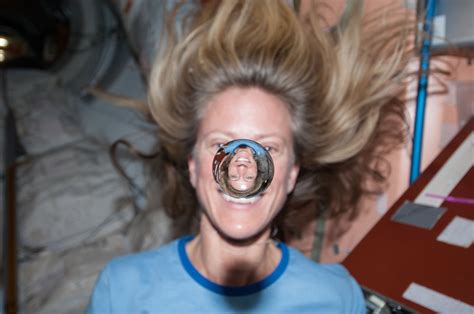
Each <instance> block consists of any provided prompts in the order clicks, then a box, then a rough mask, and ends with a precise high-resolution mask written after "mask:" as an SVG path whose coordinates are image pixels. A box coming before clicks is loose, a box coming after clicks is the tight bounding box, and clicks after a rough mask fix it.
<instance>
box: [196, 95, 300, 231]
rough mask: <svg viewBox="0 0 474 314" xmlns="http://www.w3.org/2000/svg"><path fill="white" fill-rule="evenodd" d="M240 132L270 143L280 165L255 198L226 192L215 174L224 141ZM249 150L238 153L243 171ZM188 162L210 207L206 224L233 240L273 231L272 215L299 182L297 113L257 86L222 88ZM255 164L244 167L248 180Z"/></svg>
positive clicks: (202, 199) (208, 110)
mask: <svg viewBox="0 0 474 314" xmlns="http://www.w3.org/2000/svg"><path fill="white" fill-rule="evenodd" d="M240 138H244V139H251V140H254V141H257V142H259V143H260V144H262V146H264V147H266V148H267V149H269V151H270V154H271V156H272V159H273V163H274V167H275V172H274V177H273V181H272V183H271V184H270V186H269V187H268V189H267V190H266V191H265V192H264V193H262V194H260V195H258V196H255V197H252V198H249V199H236V198H232V197H230V196H228V195H225V194H224V193H222V192H221V190H220V188H219V185H218V184H217V183H216V182H215V181H214V177H213V174H212V161H213V157H214V154H215V153H216V151H217V149H218V148H219V145H220V144H225V143H227V142H229V141H230V140H233V139H240ZM246 154H247V152H246V151H245V150H241V152H240V155H239V152H237V154H236V155H235V156H236V157H237V158H236V160H235V164H234V165H235V168H234V170H235V171H236V172H237V173H239V160H240V162H241V164H243V161H245V159H246V158H247V156H246ZM239 156H240V157H239ZM250 156H251V155H250ZM250 156H248V157H250ZM247 159H249V158H247ZM252 159H253V158H252ZM232 162H234V161H231V164H230V165H229V169H231V168H232ZM253 163H255V161H253ZM188 166H189V172H190V181H191V184H192V185H193V186H194V188H195V189H196V193H197V196H198V199H199V201H200V203H201V205H202V207H203V208H204V211H205V215H204V216H203V217H202V219H203V223H204V224H207V225H208V226H210V227H211V228H212V229H214V230H217V231H218V232H219V233H220V234H221V235H224V236H225V237H227V238H231V239H233V240H247V239H250V238H253V237H256V236H259V235H261V234H262V232H264V231H269V228H270V223H271V221H272V220H273V218H274V217H275V216H276V214H277V213H278V212H279V211H280V209H281V208H282V206H283V204H284V203H285V200H286V198H287V194H288V193H290V192H291V191H292V190H293V188H294V185H295V182H296V177H297V175H298V170H299V168H298V166H296V165H295V164H294V156H293V135H292V131H291V117H290V114H289V112H288V109H287V107H286V105H285V103H283V102H282V101H281V100H280V99H278V98H277V97H275V96H273V95H271V94H269V93H267V92H264V91H262V90H260V89H257V88H245V89H243V88H236V87H233V88H228V89H226V90H225V91H223V92H222V93H219V94H217V95H216V96H215V97H214V98H213V99H212V100H211V101H210V103H209V104H208V105H207V108H206V110H205V113H204V116H203V118H202V121H201V125H200V128H199V131H198V135H197V141H196V146H195V149H194V154H193V156H192V157H191V158H190V159H189V162H188ZM254 167H255V168H253V169H255V170H251V167H250V163H249V164H247V169H241V170H245V171H241V172H240V174H241V175H243V180H245V175H244V173H246V174H249V175H251V174H252V173H254V174H256V165H255V166H254ZM234 170H232V172H233V171H234ZM229 177H231V170H229ZM201 232H206V231H205V230H203V229H201Z"/></svg>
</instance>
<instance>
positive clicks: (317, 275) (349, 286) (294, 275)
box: [287, 248, 365, 313]
mask: <svg viewBox="0 0 474 314" xmlns="http://www.w3.org/2000/svg"><path fill="white" fill-rule="evenodd" d="M289 252H290V261H289V265H288V271H287V273H288V275H289V278H290V281H294V284H298V285H299V286H301V285H303V286H305V290H307V291H309V293H311V294H312V296H313V297H315V294H316V295H317V297H318V298H321V299H324V300H327V301H330V302H334V304H339V305H340V306H341V307H343V308H344V309H345V310H347V312H351V313H359V312H363V311H365V309H364V307H365V305H364V299H363V295H362V291H361V288H360V286H359V285H358V283H357V282H356V280H355V279H354V278H353V277H352V276H351V274H350V273H349V271H348V270H347V269H346V268H345V267H344V266H342V265H341V264H318V263H316V262H314V261H312V260H310V259H308V258H307V257H306V256H304V255H303V254H302V253H300V252H299V251H297V250H296V249H293V248H289Z"/></svg>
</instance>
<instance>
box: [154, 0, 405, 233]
mask: <svg viewBox="0 0 474 314" xmlns="http://www.w3.org/2000/svg"><path fill="white" fill-rule="evenodd" d="M200 3H201V2H199V4H200ZM202 3H203V4H202V5H198V4H196V5H194V6H192V7H189V6H190V5H189V4H178V5H177V6H176V7H175V8H174V9H173V10H171V11H170V12H169V14H168V19H167V20H166V21H165V26H166V27H165V28H164V29H165V33H164V34H163V38H164V42H163V43H162V44H161V45H160V51H159V53H158V54H157V58H156V61H155V63H154V67H153V70H152V74H151V76H150V82H149V109H150V112H151V115H152V117H153V119H154V120H155V121H156V123H157V125H158V133H157V134H158V140H159V144H158V155H157V158H156V159H155V161H154V163H153V173H154V174H156V179H157V180H158V184H157V191H159V195H160V197H159V199H160V202H161V204H162V206H163V208H164V209H165V211H166V212H167V213H168V214H169V215H170V216H171V217H181V218H182V217H187V218H186V219H188V220H187V221H188V223H187V224H186V226H191V225H192V221H195V218H196V217H197V216H198V215H197V213H198V210H199V204H198V201H197V198H196V195H195V191H194V189H193V187H192V186H191V184H190V183H189V174H188V169H187V160H188V158H189V157H190V156H191V154H192V152H193V149H194V144H195V141H196V134H197V130H198V128H199V123H200V120H201V119H202V115H203V112H204V110H205V108H206V105H207V103H208V102H209V101H210V99H211V98H212V97H213V96H215V95H216V94H218V93H220V92H222V91H224V90H225V89H226V88H228V87H231V86H237V87H241V88H247V87H248V88H251V87H257V88H260V89H262V90H264V91H266V92H268V93H271V94H273V95H275V96H277V97H279V98H280V99H281V100H282V101H284V103H285V104H287V105H288V109H289V112H290V114H291V117H292V130H293V134H294V143H295V147H294V151H295V157H296V162H297V163H298V164H299V165H300V167H301V171H300V174H299V177H298V179H297V183H296V186H295V189H294V191H293V192H292V193H291V194H290V195H289V197H288V199H287V202H286V204H285V208H284V210H282V211H281V213H280V214H279V216H278V217H277V219H276V222H275V223H276V224H277V225H278V226H279V228H280V230H285V232H286V233H287V234H298V232H299V230H301V227H302V225H304V224H305V223H307V222H308V219H310V218H315V217H317V216H319V215H327V217H340V216H342V215H349V216H350V217H355V216H356V215H357V213H358V210H357V204H358V202H359V200H360V198H361V196H362V195H364V194H366V193H374V192H376V191H377V189H376V188H374V186H380V184H381V183H383V182H385V179H386V177H387V174H388V172H387V171H388V167H387V163H386V162H385V160H384V158H383V156H384V155H385V154H386V153H387V152H388V151H390V150H391V149H393V148H394V147H397V146H398V145H400V144H401V143H403V141H404V139H405V137H406V132H405V124H404V121H405V116H404V112H405V107H404V103H403V101H402V95H403V91H404V88H405V79H406V76H407V72H406V71H405V70H404V69H405V66H406V64H407V62H408V60H409V57H410V56H411V50H410V47H409V41H408V40H409V39H411V37H410V35H411V34H412V31H413V29H412V27H413V25H414V23H413V19H412V18H411V15H410V14H409V13H408V12H407V11H406V10H405V9H404V8H402V7H400V6H396V5H392V6H390V7H387V8H384V9H381V10H378V11H375V12H372V13H371V14H369V15H364V14H363V12H362V4H361V1H352V2H351V3H352V4H354V5H352V6H351V7H349V8H347V9H346V11H345V13H344V15H343V16H342V17H341V19H340V20H339V22H338V23H337V24H336V25H333V26H331V27H329V26H328V25H325V24H324V22H323V21H324V20H323V19H322V18H321V16H320V14H319V12H320V10H319V6H318V5H317V4H316V3H313V4H312V6H311V8H310V9H309V10H308V11H307V12H306V13H305V14H303V15H298V14H297V13H296V12H295V11H294V10H293V9H292V8H291V7H289V6H288V4H287V3H286V2H284V1H280V0H258V1H256V0H247V1H245V0H241V1H236V0H224V1H205V2H204V1H203V2H202ZM184 7H186V10H185V11H186V12H187V14H183V13H182V12H183V10H182V9H183V8H184ZM388 13H389V14H388ZM367 182H376V183H377V184H375V185H374V184H367ZM183 232H186V230H185V231H183Z"/></svg>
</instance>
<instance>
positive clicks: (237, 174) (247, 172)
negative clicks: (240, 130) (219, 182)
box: [228, 147, 258, 191]
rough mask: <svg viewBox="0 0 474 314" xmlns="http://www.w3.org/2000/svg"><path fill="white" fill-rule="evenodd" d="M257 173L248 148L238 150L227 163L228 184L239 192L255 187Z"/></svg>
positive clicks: (255, 164) (251, 153)
mask: <svg viewBox="0 0 474 314" xmlns="http://www.w3.org/2000/svg"><path fill="white" fill-rule="evenodd" d="M257 171H258V169H257V162H256V161H255V159H254V158H253V152H252V150H251V149H250V148H249V147H246V148H238V149H237V151H236V153H235V155H234V157H232V159H231V160H230V163H229V168H228V172H229V173H228V175H229V183H230V185H232V187H233V188H234V189H237V190H239V191H245V190H249V189H251V188H253V187H254V185H255V179H256V178H257Z"/></svg>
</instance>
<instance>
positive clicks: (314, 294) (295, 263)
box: [87, 237, 365, 314]
mask: <svg viewBox="0 0 474 314" xmlns="http://www.w3.org/2000/svg"><path fill="white" fill-rule="evenodd" d="M191 239H192V237H184V238H181V239H179V240H176V241H173V242H171V243H169V244H167V245H166V246H163V247H161V248H159V249H157V250H152V251H148V252H143V253H139V254H134V255H129V256H124V257H119V258H116V259H114V260H112V261H111V262H110V263H109V264H108V265H107V266H106V267H105V268H104V269H103V270H102V272H101V274H100V276H99V278H98V280H97V283H96V286H95V289H94V292H93V294H92V296H91V302H90V305H89V308H88V310H87V313H91V314H92V313H93V314H106V313H143V314H144V313H150V314H151V313H235V312H239V313H242V312H248V313H365V305H364V299H363V296H362V292H361V289H360V287H359V286H358V285H357V283H356V282H355V280H354V279H353V278H352V277H351V276H350V274H349V273H348V272H347V270H346V269H345V268H344V267H343V266H341V265H339V264H331V265H320V264H316V263H314V262H313V261H311V260H309V259H307V258H306V257H305V256H304V255H303V254H301V253H300V252H299V251H297V250H295V249H292V248H288V247H287V246H286V245H284V244H283V243H279V244H278V247H279V248H280V250H281V252H282V258H281V260H280V263H279V264H278V266H277V268H276V269H275V270H274V271H273V272H272V273H271V274H270V275H269V276H267V277H266V278H264V279H263V280H261V281H259V282H257V283H254V284H251V285H247V286H242V287H226V286H222V285H218V284H216V283H213V282H211V281H209V280H208V279H206V278H205V277H203V276H202V275H201V274H200V273H199V272H198V271H197V270H196V269H195V268H194V266H193V265H192V264H191V262H190V260H189V258H188V256H187V254H186V251H185V246H186V243H187V242H188V241H190V240H191Z"/></svg>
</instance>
